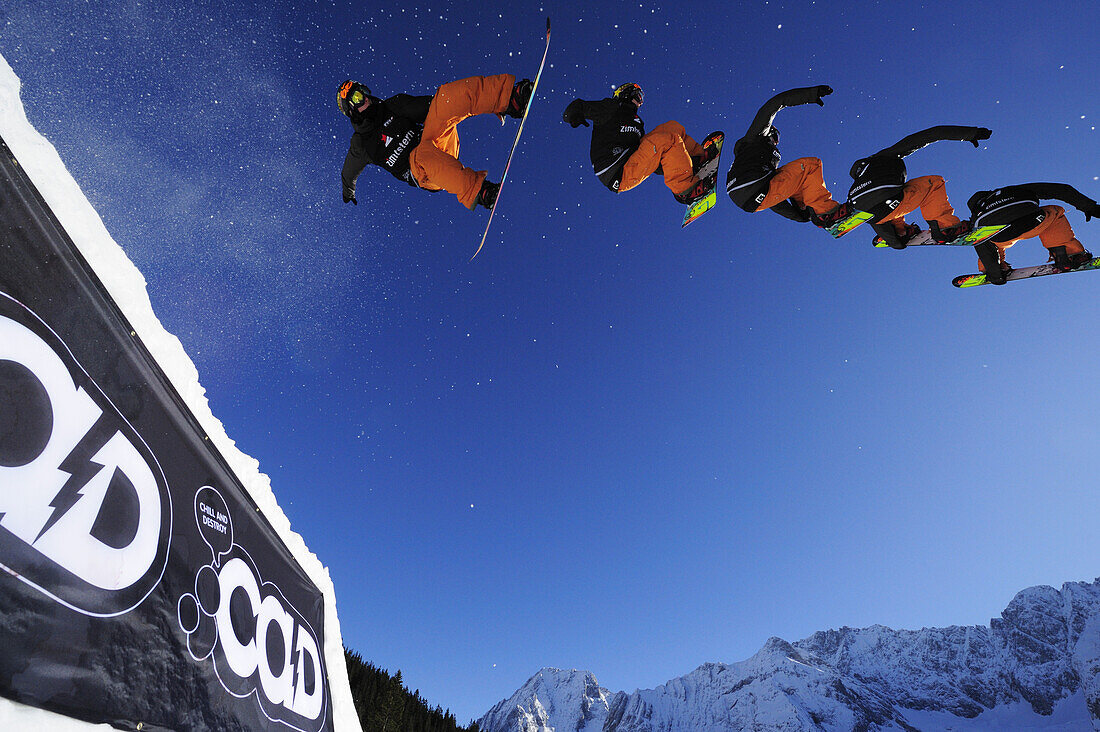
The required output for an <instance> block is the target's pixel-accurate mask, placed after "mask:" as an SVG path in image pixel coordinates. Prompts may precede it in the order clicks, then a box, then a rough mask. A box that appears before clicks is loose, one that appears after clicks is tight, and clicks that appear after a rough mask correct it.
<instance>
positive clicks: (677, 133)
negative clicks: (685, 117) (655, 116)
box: [619, 122, 703, 193]
mask: <svg viewBox="0 0 1100 732" xmlns="http://www.w3.org/2000/svg"><path fill="white" fill-rule="evenodd" d="M702 154H703V146H702V145H700V144H699V143H697V142H696V141H695V140H693V139H691V137H689V136H688V133H687V130H685V129H684V126H683V125H682V124H680V123H679V122H665V123H664V124H663V125H657V126H656V127H654V128H653V131H652V132H650V133H649V134H647V135H646V136H645V137H643V138H642V141H641V144H640V145H638V149H637V150H635V151H634V152H633V153H632V154H631V156H630V157H629V158H627V159H626V165H624V166H623V177H622V181H621V182H620V183H619V193H622V192H623V191H629V190H630V189H631V188H634V187H635V186H637V185H638V184H639V183H641V182H642V181H643V180H645V179H646V178H648V177H649V176H650V175H652V174H653V173H654V172H656V170H657V168H658V167H659V168H660V169H661V174H662V175H664V177H665V185H666V186H668V187H669V190H671V191H672V192H673V193H683V192H684V191H686V190H687V189H689V188H691V186H692V184H693V183H694V182H695V173H694V172H692V169H691V156H692V155H695V156H696V157H698V156H700V155H702Z"/></svg>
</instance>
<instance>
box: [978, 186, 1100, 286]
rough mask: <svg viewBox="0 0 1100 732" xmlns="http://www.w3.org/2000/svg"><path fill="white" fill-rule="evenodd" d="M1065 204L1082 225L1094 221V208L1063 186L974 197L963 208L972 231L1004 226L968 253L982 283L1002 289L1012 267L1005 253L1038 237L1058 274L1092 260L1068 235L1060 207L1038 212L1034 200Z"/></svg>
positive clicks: (1099, 208) (1097, 208)
mask: <svg viewBox="0 0 1100 732" xmlns="http://www.w3.org/2000/svg"><path fill="white" fill-rule="evenodd" d="M1052 198H1054V199H1058V200H1059V201H1065V202H1066V203H1068V204H1070V205H1071V206H1073V207H1074V208H1076V209H1078V210H1080V211H1081V212H1082V213H1084V214H1085V221H1089V220H1091V219H1092V217H1093V216H1100V204H1097V202H1096V201H1094V200H1092V199H1091V198H1089V197H1088V196H1086V195H1084V194H1083V193H1081V192H1080V191H1078V190H1077V189H1076V188H1074V187H1073V186H1070V185H1066V184H1065V183H1025V184H1023V185H1016V186H1007V187H1005V188H998V189H996V190H992V191H978V192H977V193H975V194H974V195H973V196H971V197H970V200H969V201H967V202H966V205H967V206H968V207H969V208H970V216H971V219H970V220H971V223H972V224H973V225H974V226H975V227H979V226H992V225H1007V228H1005V229H1004V230H1002V231H1000V232H998V233H997V234H995V235H994V236H993V237H991V238H990V239H989V240H987V241H984V242H982V243H980V244H978V245H976V246H975V247H974V250H975V251H976V252H977V253H978V269H980V270H981V271H982V272H983V273H985V276H986V280H988V281H989V282H991V283H993V284H995V285H1003V284H1004V283H1005V282H1006V279H1005V277H1006V276H1007V275H1008V273H1009V272H1011V271H1012V267H1010V266H1009V265H1008V263H1007V262H1005V250H1006V249H1008V248H1009V247H1010V246H1012V245H1013V244H1015V243H1016V242H1017V241H1019V240H1020V239H1032V238H1034V237H1039V241H1040V242H1041V243H1042V245H1043V246H1044V247H1046V249H1047V252H1048V253H1049V255H1050V260H1049V261H1052V262H1054V266H1055V267H1056V268H1057V269H1058V270H1060V271H1063V272H1068V271H1069V270H1071V269H1074V268H1076V267H1079V266H1081V265H1082V264H1085V263H1087V262H1089V261H1090V260H1091V259H1092V255H1091V254H1090V253H1089V252H1088V251H1086V250H1085V247H1084V246H1083V245H1082V244H1081V242H1079V241H1078V240H1077V238H1076V237H1075V236H1074V234H1073V229H1072V228H1071V227H1070V225H1069V221H1068V220H1067V219H1066V210H1065V209H1064V208H1062V207H1061V206H1040V205H1039V201H1040V200H1047V199H1052Z"/></svg>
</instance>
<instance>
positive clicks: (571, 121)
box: [561, 99, 588, 129]
mask: <svg viewBox="0 0 1100 732" xmlns="http://www.w3.org/2000/svg"><path fill="white" fill-rule="evenodd" d="M580 101H581V100H580V99H574V100H573V101H572V102H570V103H569V106H568V107H566V108H565V111H564V112H562V115H561V119H562V121H563V122H565V123H566V124H567V125H569V126H570V127H572V128H573V129H577V128H578V127H580V126H581V125H584V126H585V127H588V120H587V119H585V118H584V112H583V111H582V110H581V105H580Z"/></svg>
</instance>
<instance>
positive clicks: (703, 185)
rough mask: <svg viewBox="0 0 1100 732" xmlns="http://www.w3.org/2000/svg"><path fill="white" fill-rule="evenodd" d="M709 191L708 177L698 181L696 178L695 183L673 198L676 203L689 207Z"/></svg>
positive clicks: (709, 182) (709, 181)
mask: <svg viewBox="0 0 1100 732" xmlns="http://www.w3.org/2000/svg"><path fill="white" fill-rule="evenodd" d="M710 189H711V180H710V177H708V178H706V179H704V180H699V179H698V178H696V180H695V183H693V184H692V185H691V187H690V188H688V189H687V190H686V191H684V192H683V193H677V194H675V196H674V197H675V198H676V200H677V201H678V202H680V203H683V204H686V205H688V206H690V205H691V204H693V203H695V202H696V201H698V200H699V199H700V198H703V197H704V196H706V195H707V194H708V193H710Z"/></svg>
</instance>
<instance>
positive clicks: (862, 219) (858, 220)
mask: <svg viewBox="0 0 1100 732" xmlns="http://www.w3.org/2000/svg"><path fill="white" fill-rule="evenodd" d="M874 217H875V215H874V214H870V213H867V212H866V211H856V210H854V209H853V210H852V213H850V214H849V215H848V217H847V218H843V219H841V220H840V221H837V222H836V223H835V224H833V225H832V226H828V227H826V228H825V231H827V232H829V233H830V234H832V235H833V238H835V239H839V238H840V237H842V236H844V235H845V234H847V233H848V232H849V231H851V230H852V229H854V228H856V227H857V226H859V225H860V224H865V223H867V222H868V221H870V220H871V219H873V218H874Z"/></svg>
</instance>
